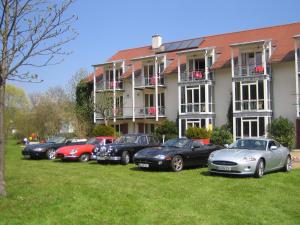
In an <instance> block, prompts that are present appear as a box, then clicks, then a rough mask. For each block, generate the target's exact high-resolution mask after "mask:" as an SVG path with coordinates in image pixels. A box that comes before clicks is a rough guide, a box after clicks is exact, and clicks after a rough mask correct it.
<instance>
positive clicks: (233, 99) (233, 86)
mask: <svg viewBox="0 0 300 225" xmlns="http://www.w3.org/2000/svg"><path fill="white" fill-rule="evenodd" d="M231 84H232V96H231V98H232V112H236V108H235V82H233V81H232V83H231ZM240 89H241V88H240Z"/></svg>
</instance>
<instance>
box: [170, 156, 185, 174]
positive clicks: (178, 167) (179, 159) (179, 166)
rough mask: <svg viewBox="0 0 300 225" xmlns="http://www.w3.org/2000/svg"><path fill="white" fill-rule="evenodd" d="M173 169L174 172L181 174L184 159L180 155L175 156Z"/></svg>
mask: <svg viewBox="0 0 300 225" xmlns="http://www.w3.org/2000/svg"><path fill="white" fill-rule="evenodd" d="M171 167H172V170H173V171H174V172H179V171H181V170H182V169H183V159H182V157H181V156H180V155H175V156H174V157H173V159H172V161H171Z"/></svg>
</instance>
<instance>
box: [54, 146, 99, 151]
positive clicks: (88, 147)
mask: <svg viewBox="0 0 300 225" xmlns="http://www.w3.org/2000/svg"><path fill="white" fill-rule="evenodd" d="M94 148H95V145H91V144H86V145H69V146H65V147H61V148H59V149H58V150H57V151H56V152H57V153H69V152H70V151H72V150H73V149H77V151H89V152H91V151H92V150H93V149H94Z"/></svg>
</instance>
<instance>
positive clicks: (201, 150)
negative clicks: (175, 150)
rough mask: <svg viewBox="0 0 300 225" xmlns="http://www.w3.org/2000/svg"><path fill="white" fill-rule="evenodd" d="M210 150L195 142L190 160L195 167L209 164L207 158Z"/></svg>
mask: <svg viewBox="0 0 300 225" xmlns="http://www.w3.org/2000/svg"><path fill="white" fill-rule="evenodd" d="M210 152H211V151H210V148H209V147H208V146H207V145H203V144H202V143H201V142H199V141H197V140H195V141H193V143H192V146H191V153H190V154H189V155H190V159H191V163H192V164H193V165H203V164H206V163H207V158H208V156H209V154H210Z"/></svg>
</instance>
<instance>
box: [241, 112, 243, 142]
mask: <svg viewBox="0 0 300 225" xmlns="http://www.w3.org/2000/svg"><path fill="white" fill-rule="evenodd" d="M241 138H244V123H243V117H242V118H241Z"/></svg>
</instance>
